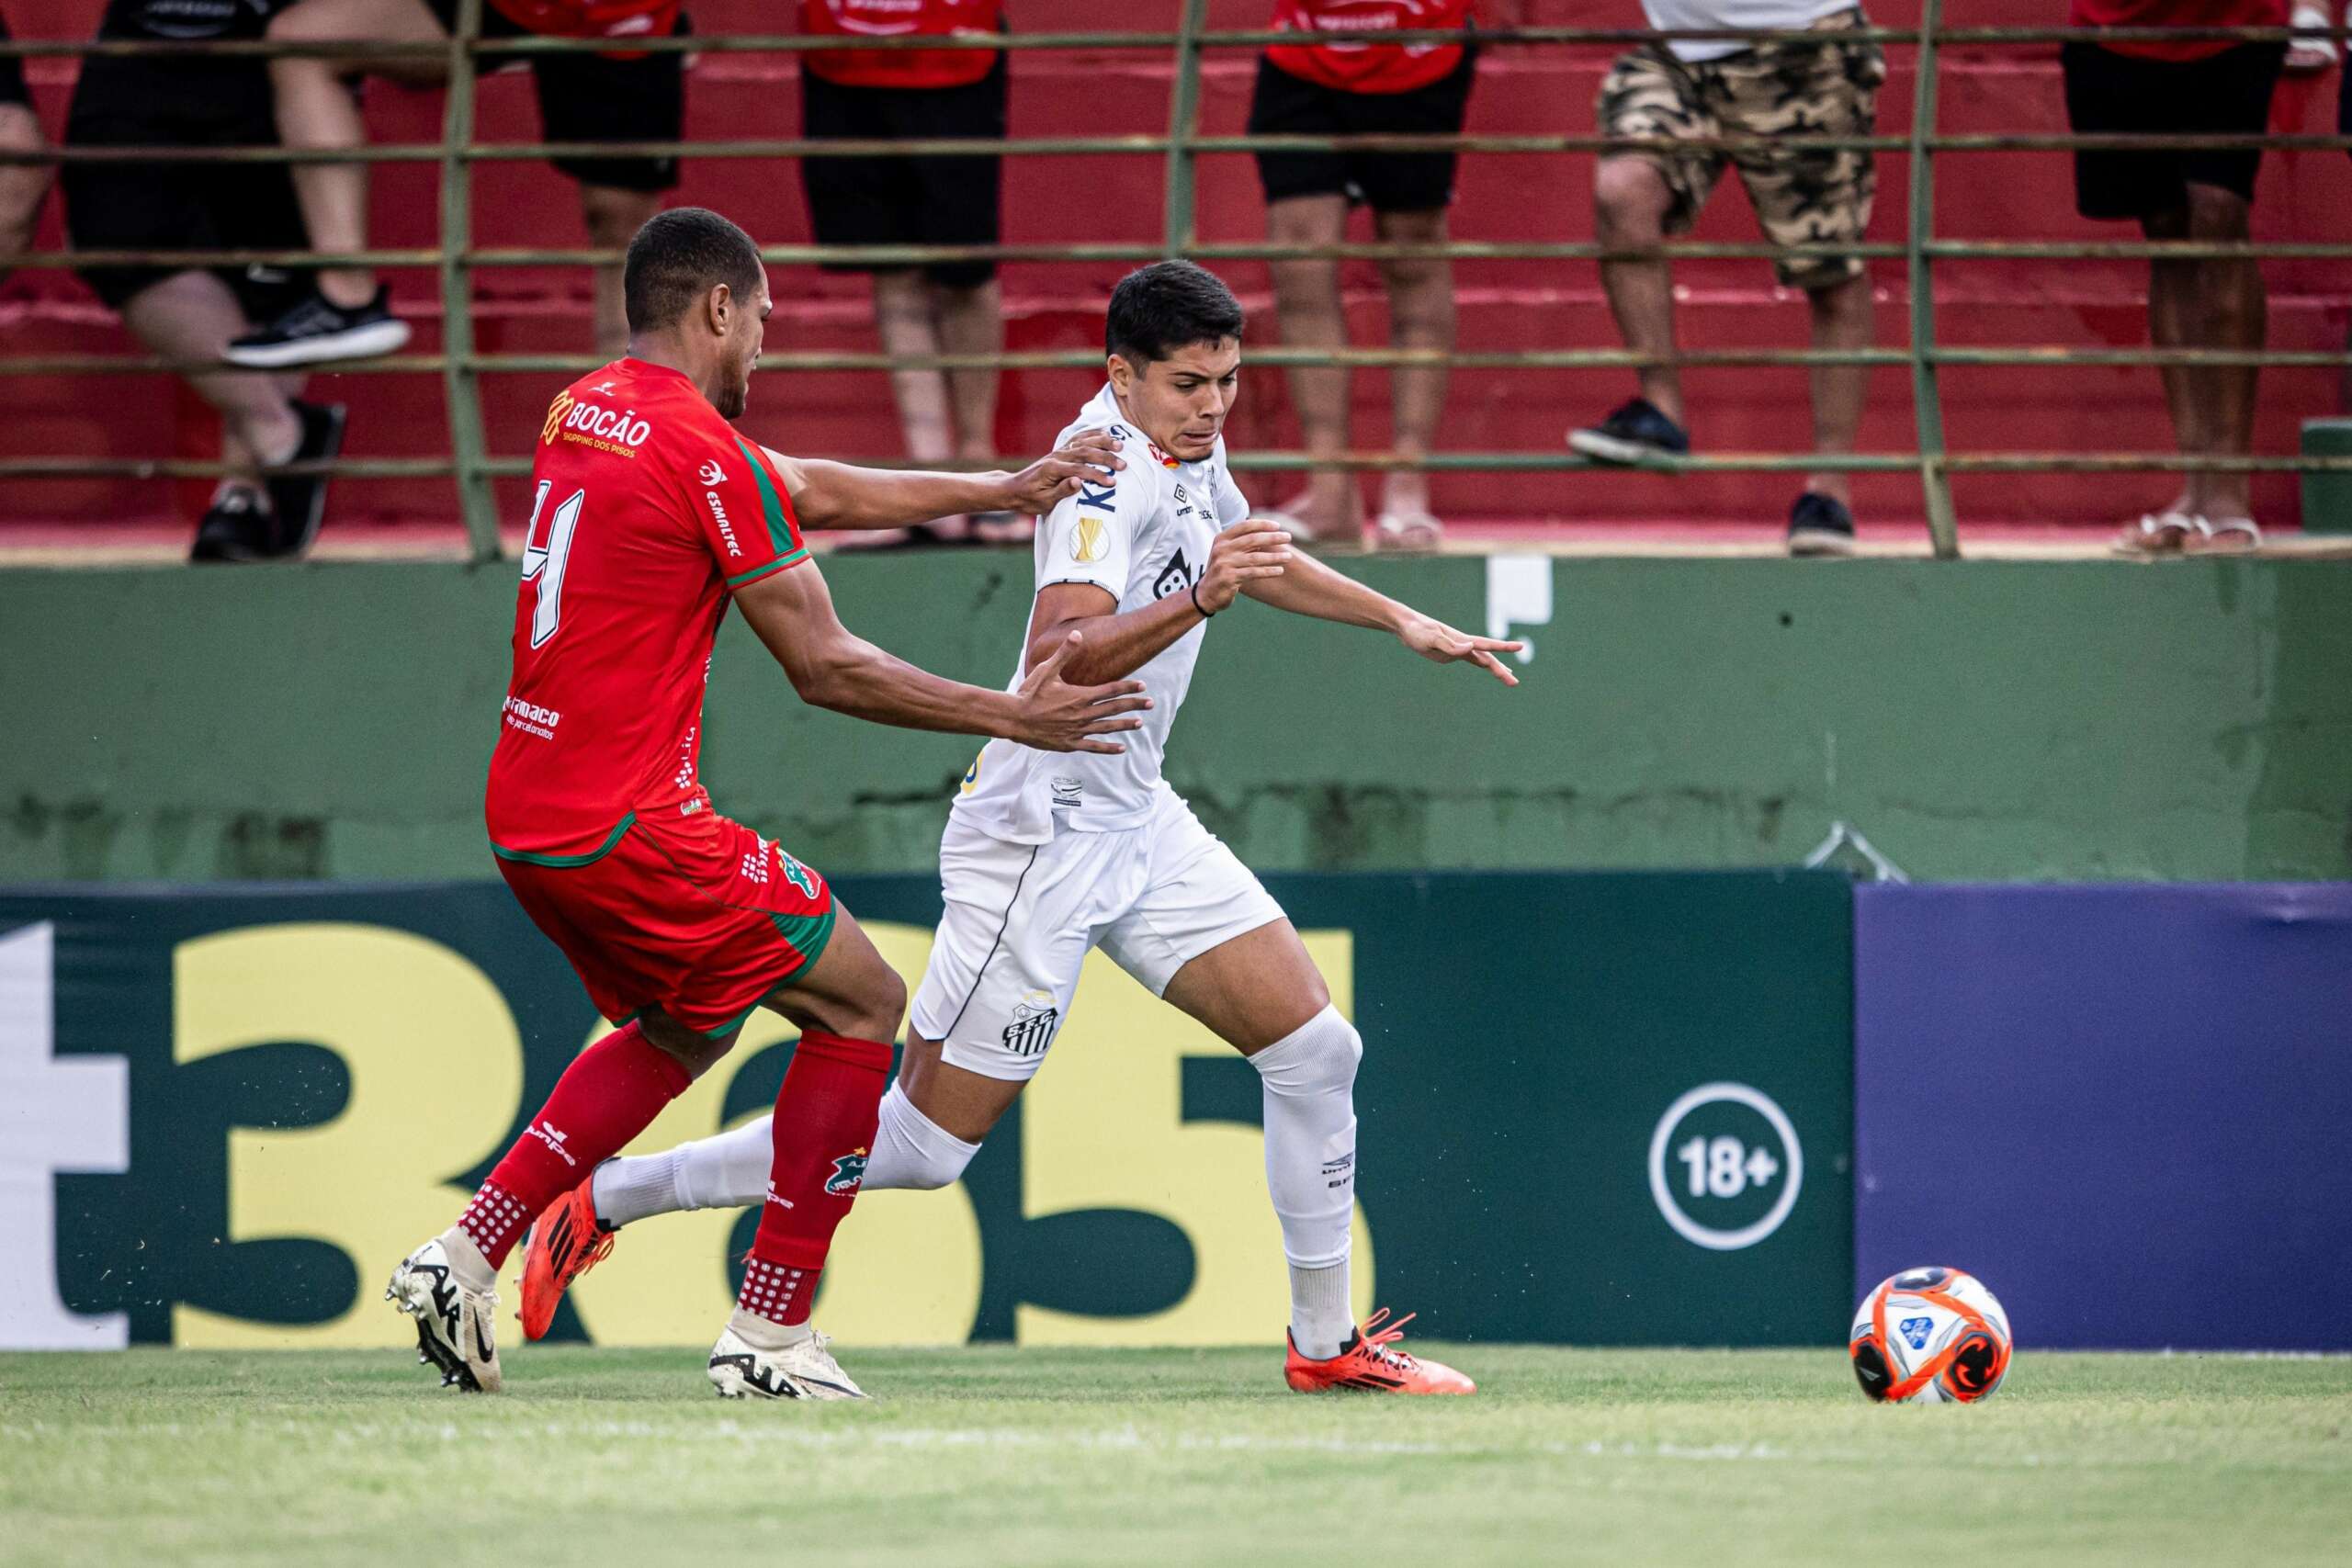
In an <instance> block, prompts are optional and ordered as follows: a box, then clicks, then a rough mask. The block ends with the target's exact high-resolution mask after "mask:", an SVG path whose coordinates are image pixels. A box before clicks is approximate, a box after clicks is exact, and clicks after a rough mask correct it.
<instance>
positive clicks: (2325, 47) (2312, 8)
mask: <svg viewBox="0 0 2352 1568" xmlns="http://www.w3.org/2000/svg"><path fill="white" fill-rule="evenodd" d="M2287 25H2288V26H2289V27H2290V28H2324V27H2326V26H2328V17H2327V7H2326V6H2323V5H2321V4H2319V0H2297V4H2296V6H2295V11H2294V15H2293V16H2291V17H2288V18H2287ZM2333 64H2335V39H2332V38H2299V39H2289V40H2288V43H2287V70H2288V72H2289V73H2290V74H2293V75H2298V76H2302V75H2315V74H2317V73H2320V72H2322V71H2324V70H2326V69H2327V68H2328V67H2329V66H2331V65H2333Z"/></svg>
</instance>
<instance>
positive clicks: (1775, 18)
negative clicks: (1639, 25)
mask: <svg viewBox="0 0 2352 1568" xmlns="http://www.w3.org/2000/svg"><path fill="white" fill-rule="evenodd" d="M1858 4H1859V0H1642V9H1643V10H1644V11H1645V12H1647V13H1648V15H1649V19H1650V26H1652V27H1654V28H1660V29H1662V30H1663V29H1669V28H1809V27H1811V26H1813V24H1814V23H1815V22H1817V21H1819V20H1821V18H1822V17H1827V16H1833V15H1835V14H1836V13H1838V12H1839V11H1850V10H1853V9H1854V8H1855V7H1856V6H1857V5H1858ZM1667 47H1668V49H1671V50H1672V51H1674V54H1675V58H1676V59H1678V60H1694V61H1695V60H1721V59H1722V58H1723V57H1724V55H1726V54H1737V53H1738V52H1739V51H1741V50H1743V49H1753V48H1755V47H1756V45H1755V44H1754V43H1752V42H1750V43H1739V42H1721V43H1718V42H1707V41H1702V40H1701V39H1676V40H1675V41H1674V42H1672V43H1670V44H1668V45H1667Z"/></svg>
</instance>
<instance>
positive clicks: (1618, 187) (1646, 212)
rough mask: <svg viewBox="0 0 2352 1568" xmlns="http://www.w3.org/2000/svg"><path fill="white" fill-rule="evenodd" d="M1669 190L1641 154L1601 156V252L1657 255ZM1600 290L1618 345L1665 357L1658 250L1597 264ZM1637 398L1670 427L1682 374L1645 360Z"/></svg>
mask: <svg viewBox="0 0 2352 1568" xmlns="http://www.w3.org/2000/svg"><path fill="white" fill-rule="evenodd" d="M1673 206H1674V193H1673V192H1672V191H1671V190H1669V189H1668V186H1667V183H1666V177H1665V176H1664V175H1660V174H1659V173H1658V172H1657V165H1656V164H1652V163H1651V162H1650V161H1649V160H1648V159H1646V158H1603V159H1602V160H1601V161H1600V164H1599V166H1598V167H1596V168H1595V169H1594V171H1593V176H1592V218H1593V238H1594V240H1595V241H1596V242H1597V243H1599V244H1600V246H1601V247H1602V248H1603V249H1605V250H1612V251H1635V252H1656V251H1657V249H1658V248H1659V247H1660V246H1662V245H1663V244H1665V243H1666V217H1667V214H1668V212H1669V211H1671V210H1672V209H1673ZM1600 287H1601V288H1602V290H1603V291H1605V292H1606V293H1607V294H1608V296H1609V311H1610V314H1611V315H1613V316H1615V317H1616V318H1617V331H1618V333H1619V334H1620V335H1621V336H1623V338H1624V340H1625V346H1626V347H1627V348H1628V349H1630V350H1632V351H1633V352H1634V353H1635V354H1639V355H1653V356H1657V357H1658V358H1661V359H1667V360H1670V359H1671V358H1672V357H1673V355H1674V280H1673V276H1672V275H1671V273H1670V272H1669V271H1668V267H1667V265H1666V258H1665V257H1664V256H1663V255H1652V256H1645V257H1643V258H1642V259H1639V260H1631V261H1604V262H1602V263H1601V264H1600ZM1640 376H1641V387H1642V396H1643V397H1645V398H1646V399H1648V400H1649V401H1650V403H1651V404H1652V405H1653V406H1654V407H1656V408H1657V411H1658V412H1660V413H1662V414H1664V415H1666V417H1667V418H1668V419H1670V420H1672V421H1673V422H1674V423H1677V424H1684V423H1688V422H1687V421H1686V420H1685V419H1684V418H1683V413H1682V373H1681V371H1680V370H1679V369H1678V368H1677V367H1675V366H1673V365H1672V364H1670V363H1669V364H1659V365H1645V366H1644V367H1642V368H1641V371H1640Z"/></svg>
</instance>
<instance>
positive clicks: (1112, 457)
mask: <svg viewBox="0 0 2352 1568" xmlns="http://www.w3.org/2000/svg"><path fill="white" fill-rule="evenodd" d="M1126 466H1127V465H1126V460H1125V458H1123V457H1120V456H1119V443H1118V441H1117V439H1116V438H1115V437H1114V436H1113V435H1112V434H1111V433H1110V432H1109V431H1107V430H1090V431H1088V432H1086V433H1085V434H1083V435H1078V436H1073V437H1071V439H1070V441H1069V445H1067V446H1063V447H1061V448H1060V449H1059V450H1058V451H1054V452H1048V453H1047V454H1046V456H1044V457H1040V458H1038V459H1037V460H1036V461H1035V462H1034V463H1032V464H1030V465H1029V466H1028V467H1027V468H1023V469H1022V470H1021V471H1020V472H1019V473H1017V474H1012V475H1010V476H1008V477H1007V478H1006V479H1005V481H1004V491H1003V494H1002V495H1001V497H999V505H998V510H1000V511H1003V512H1025V513H1029V514H1030V515H1032V516H1035V517H1043V516H1044V515H1045V514H1046V513H1048V512H1051V511H1052V510H1053V509H1054V508H1055V507H1056V506H1057V505H1058V504H1059V503H1060V502H1063V501H1064V500H1066V499H1067V498H1069V497H1070V496H1073V495H1076V494H1077V493H1078V487H1079V484H1080V481H1081V480H1082V481H1084V482H1085V483H1088V484H1092V485H1104V484H1108V483H1110V482H1111V480H1112V479H1113V478H1114V476H1116V475H1117V473H1118V471H1119V470H1120V469H1121V468H1125V467H1126Z"/></svg>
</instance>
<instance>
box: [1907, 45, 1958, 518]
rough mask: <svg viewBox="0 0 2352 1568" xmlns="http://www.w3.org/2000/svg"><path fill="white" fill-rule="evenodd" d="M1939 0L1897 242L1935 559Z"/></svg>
mask: <svg viewBox="0 0 2352 1568" xmlns="http://www.w3.org/2000/svg"><path fill="white" fill-rule="evenodd" d="M1943 14H1944V6H1943V0H1926V3H1925V4H1924V5H1923V6H1921V7H1920V10H1919V52H1918V55H1917V65H1916V67H1915V71H1914V74H1915V78H1916V85H1915V86H1914V88H1913V95H1912V105H1911V171H1910V172H1911V221H1910V228H1909V234H1908V237H1907V238H1906V239H1905V242H1904V264H1905V271H1906V273H1907V276H1908V283H1909V288H1910V291H1911V407H1912V412H1913V415H1914V416H1915V417H1916V419H1917V422H1918V437H1919V491H1920V498H1921V500H1922V501H1923V502H1925V504H1926V506H1927V511H1928V537H1929V538H1930V539H1932V540H1933V541H1934V542H1935V549H1936V556H1937V558H1938V559H1939V560H1952V559H1955V558H1958V557H1959V555H1960V525H1959V520H1958V518H1957V517H1956V516H1955V514H1954V513H1953V511H1952V504H1951V474H1950V473H1949V472H1947V471H1946V469H1945V468H1944V405H1943V397H1942V394H1941V393H1940V392H1939V390H1938V389H1937V385H1936V360H1935V350H1936V291H1935V282H1934V279H1933V277H1932V276H1931V275H1930V273H1929V268H1928V242H1929V240H1930V239H1932V238H1933V237H1934V234H1935V227H1936V171H1935V164H1934V162H1933V160H1934V156H1935V149H1934V147H1933V145H1932V143H1933V140H1934V137H1935V134H1936V34H1937V31H1938V30H1939V28H1941V27H1942V26H1943Z"/></svg>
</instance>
